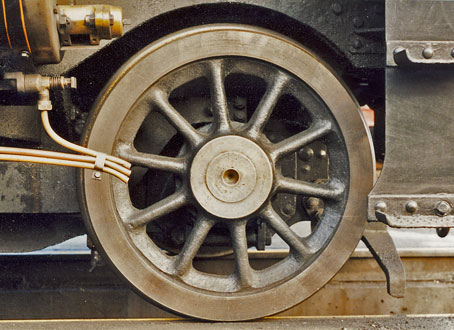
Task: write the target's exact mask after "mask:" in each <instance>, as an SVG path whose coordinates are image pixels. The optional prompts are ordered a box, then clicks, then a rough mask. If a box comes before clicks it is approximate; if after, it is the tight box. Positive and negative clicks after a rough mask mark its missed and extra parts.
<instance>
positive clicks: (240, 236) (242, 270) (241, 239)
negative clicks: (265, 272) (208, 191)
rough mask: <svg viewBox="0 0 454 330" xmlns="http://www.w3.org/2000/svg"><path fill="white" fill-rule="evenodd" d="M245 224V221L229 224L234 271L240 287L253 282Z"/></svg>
mask: <svg viewBox="0 0 454 330" xmlns="http://www.w3.org/2000/svg"><path fill="white" fill-rule="evenodd" d="M246 224H247V221H239V222H234V223H231V224H229V229H230V235H231V237H232V245H233V253H234V256H235V265H236V270H235V272H236V275H237V276H238V280H239V282H240V285H241V288H247V287H251V285H252V282H253V272H252V268H251V265H250V263H249V255H248V247H247V236H246Z"/></svg>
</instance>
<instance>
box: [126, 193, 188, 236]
mask: <svg viewBox="0 0 454 330" xmlns="http://www.w3.org/2000/svg"><path fill="white" fill-rule="evenodd" d="M188 203H189V199H188V196H187V193H186V191H185V190H179V191H177V192H175V193H174V194H172V195H170V196H167V197H166V198H164V199H162V200H160V201H159V202H157V203H155V204H153V205H151V206H149V207H147V208H146V209H143V210H139V211H135V212H133V213H132V214H131V215H130V216H129V217H128V218H127V219H126V222H127V223H128V224H129V225H130V226H132V227H133V228H137V227H140V226H144V225H146V224H148V223H149V222H151V221H153V220H156V219H158V218H160V217H162V216H164V215H166V214H169V213H171V212H173V211H176V210H178V209H179V208H180V207H183V206H185V205H187V204H188Z"/></svg>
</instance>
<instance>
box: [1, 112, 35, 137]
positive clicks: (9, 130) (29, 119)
mask: <svg viewBox="0 0 454 330" xmlns="http://www.w3.org/2000/svg"><path fill="white" fill-rule="evenodd" d="M0 116H1V119H2V120H1V121H0V136H1V137H3V138H10V139H17V140H25V141H32V142H40V141H41V123H40V118H39V113H38V111H36V106H17V105H16V106H15V105H10V106H5V105H4V106H1V107H0Z"/></svg>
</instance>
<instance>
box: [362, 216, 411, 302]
mask: <svg viewBox="0 0 454 330" xmlns="http://www.w3.org/2000/svg"><path fill="white" fill-rule="evenodd" d="M362 241H363V242H364V243H365V244H366V246H367V247H368V248H369V250H370V252H371V253H372V255H373V256H374V258H375V260H377V262H378V264H379V265H380V267H381V269H382V270H383V272H384V273H385V275H386V283H387V290H388V293H389V294H390V295H391V296H393V297H396V298H403V297H404V294H405V269H404V266H403V265H402V260H401V259H400V257H399V255H398V253H397V250H396V247H395V245H394V242H393V240H392V238H391V236H390V235H389V233H388V230H387V227H386V226H385V225H384V224H381V223H369V224H368V225H367V227H366V230H365V231H364V234H363V238H362Z"/></svg>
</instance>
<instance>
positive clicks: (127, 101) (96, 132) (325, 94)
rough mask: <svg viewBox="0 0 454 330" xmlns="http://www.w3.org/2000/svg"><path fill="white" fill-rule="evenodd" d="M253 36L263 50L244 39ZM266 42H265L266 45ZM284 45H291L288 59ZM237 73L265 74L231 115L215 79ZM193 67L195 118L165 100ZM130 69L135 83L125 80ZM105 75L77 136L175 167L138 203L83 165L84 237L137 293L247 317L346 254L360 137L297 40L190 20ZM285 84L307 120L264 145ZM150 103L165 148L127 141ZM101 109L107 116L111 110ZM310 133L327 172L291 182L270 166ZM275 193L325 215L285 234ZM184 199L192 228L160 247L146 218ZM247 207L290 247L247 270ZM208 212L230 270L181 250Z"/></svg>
mask: <svg viewBox="0 0 454 330" xmlns="http://www.w3.org/2000/svg"><path fill="white" fill-rule="evenodd" d="M224 40H228V41H227V42H226V41H224ZM257 43H258V45H262V46H261V47H262V48H260V47H251V44H257ZM270 47H271V48H270ZM177 49H178V50H179V52H176V50H177ZM182 49H184V51H182ZM263 49H274V50H275V51H272V52H270V53H266V54H265V55H264V53H263ZM169 54H175V55H176V56H175V57H176V58H173V59H170V61H169V64H166V65H163V67H161V68H159V69H157V70H154V69H152V70H151V71H152V72H151V73H150V74H149V75H147V76H146V77H145V76H144V75H143V74H141V72H147V71H144V70H145V69H146V68H147V69H148V72H149V71H150V66H151V65H153V66H156V64H157V63H162V62H161V61H163V60H164V59H167V58H168V57H169ZM283 54H285V55H288V56H291V58H290V61H289V62H287V61H286V60H285V59H286V57H284V58H283V56H282V55H283ZM288 56H287V59H288ZM292 60H293V61H292ZM288 63H291V64H293V65H295V64H299V65H300V66H301V68H302V69H301V68H299V67H297V69H295V68H294V67H293V65H289V64H288ZM234 74H245V75H249V76H254V77H258V78H260V79H262V80H264V81H265V82H266V86H267V87H266V91H265V92H264V95H263V96H262V97H261V100H260V102H259V104H258V106H257V109H256V110H255V111H254V112H253V113H252V114H251V115H250V119H249V120H248V121H247V123H241V122H238V121H235V120H233V119H232V118H230V117H231V111H229V105H228V96H227V94H226V80H227V79H228V77H230V76H232V75H234ZM201 77H202V78H205V79H206V80H207V81H208V86H209V88H208V89H209V95H210V102H211V112H212V117H213V119H212V121H211V122H209V123H206V124H204V125H202V126H201V127H199V128H198V129H196V128H194V125H191V124H190V123H189V122H188V119H187V118H185V117H184V116H183V115H182V114H181V111H180V112H179V111H178V110H176V108H175V106H174V105H173V104H171V103H172V102H170V99H171V96H172V95H173V94H172V93H176V92H175V91H176V90H178V88H180V87H181V86H185V85H188V83H192V84H194V83H193V82H194V81H195V80H197V79H198V78H201ZM132 79H136V80H135V83H136V85H135V86H134V87H135V88H131V86H130V84H131V82H132ZM108 86H109V87H108V88H107V90H106V93H105V94H104V95H103V96H102V98H101V99H100V101H99V102H98V104H97V106H96V107H95V111H94V112H93V116H92V122H93V125H92V128H91V130H90V131H89V132H87V134H86V137H87V140H88V141H87V142H88V145H89V146H90V147H96V148H98V149H101V150H104V151H106V152H114V153H115V154H117V155H119V156H121V157H124V158H126V159H128V160H130V161H131V162H133V163H135V164H138V165H141V166H142V167H143V166H146V167H148V168H153V169H159V170H164V171H166V172H168V173H172V175H173V176H176V177H178V179H177V183H176V184H175V189H174V191H173V192H172V193H170V194H168V196H166V197H164V198H162V199H159V200H157V201H155V202H154V203H153V204H151V205H147V206H146V207H144V208H143V209H137V208H136V207H134V206H133V203H132V202H131V195H130V191H129V189H128V188H127V187H126V186H125V185H122V184H121V183H119V182H117V181H116V180H112V179H110V178H109V179H104V180H103V181H101V182H99V181H94V180H90V179H89V177H90V174H89V173H88V172H87V173H85V174H84V175H83V178H82V179H83V182H82V189H83V192H84V194H85V195H84V198H83V201H84V204H83V209H84V210H85V214H86V218H88V219H89V227H90V228H91V231H92V235H93V236H94V237H95V240H96V241H97V243H98V246H100V248H101V250H102V251H103V252H104V255H105V256H106V257H107V258H108V259H109V260H110V261H111V262H112V263H113V264H114V266H115V267H116V268H117V269H118V270H119V272H120V273H121V274H122V275H123V276H124V277H125V278H126V279H127V280H128V281H129V282H131V284H133V286H134V287H135V288H136V289H138V291H139V292H141V293H142V294H144V295H145V296H147V297H148V298H151V299H152V300H153V301H154V302H156V303H158V304H160V305H162V306H164V307H167V308H170V309H171V310H173V311H176V312H179V313H183V314H186V315H190V316H195V317H199V318H206V319H215V320H241V319H250V318H257V317H261V316H264V315H269V314H272V313H275V312H277V311H280V310H283V309H286V308H289V307H291V306H293V305H294V304H296V303H298V302H299V301H301V300H303V299H305V298H307V297H308V296H309V295H311V294H313V293H314V292H315V291H316V290H317V289H318V288H319V287H321V286H322V285H323V284H324V283H326V282H327V281H328V280H329V279H330V278H331V277H332V276H333V275H334V274H335V273H336V272H337V271H338V269H339V268H340V267H341V265H342V264H343V263H344V262H345V260H346V258H348V256H349V254H350V253H351V251H352V250H353V248H354V247H355V246H356V244H357V242H358V241H359V239H360V237H361V233H362V230H363V228H364V220H365V209H366V208H365V200H366V196H367V192H368V190H369V189H370V186H371V184H372V178H373V156H372V153H371V152H370V150H371V147H370V142H369V141H370V140H369V138H368V135H367V131H366V130H365V127H364V123H363V122H362V119H361V116H360V115H359V113H358V109H357V106H356V105H355V103H354V101H353V100H352V98H351V97H350V95H349V94H348V92H347V91H346V89H345V88H344V87H343V86H342V85H341V84H340V83H339V81H338V80H337V79H336V78H335V77H334V75H332V73H331V72H330V71H329V70H328V69H327V68H326V66H324V65H323V64H321V63H320V62H319V61H318V60H316V58H314V57H313V56H312V55H311V54H310V53H308V52H307V51H306V50H304V49H303V48H301V46H299V45H297V44H295V43H294V42H291V41H289V40H286V39H284V38H283V37H282V36H279V35H275V34H270V32H269V31H264V30H260V29H255V28H248V27H244V26H234V25H223V26H220V25H216V26H208V27H203V28H193V29H190V30H186V31H182V32H179V33H177V34H175V35H172V36H169V37H167V38H165V39H164V40H162V41H160V42H157V43H155V44H153V45H151V46H150V47H148V48H146V49H145V50H143V51H142V52H141V53H140V54H138V55H137V56H136V57H134V58H133V59H131V60H130V61H129V62H128V63H127V64H126V65H125V66H124V67H123V68H122V69H120V72H119V74H118V75H117V76H116V77H115V78H114V79H113V80H112V81H111V83H110V84H109V85H108ZM128 86H129V87H128ZM120 90H121V91H122V93H115V91H120ZM119 94H122V97H120V95H119ZM283 95H291V96H292V97H294V98H295V99H296V100H297V101H299V102H300V104H302V105H304V107H305V109H306V112H307V114H308V116H307V122H306V124H307V127H306V129H303V130H301V131H300V132H297V133H295V134H291V135H290V136H286V137H285V138H283V139H282V140H281V141H277V142H274V143H273V142H272V141H270V140H272V139H271V137H270V136H267V134H265V132H264V131H265V128H266V125H267V124H268V121H269V120H270V117H271V116H272V113H273V111H274V109H275V107H276V104H277V103H278V102H279V100H280V98H281V97H282V96H283ZM308 100H309V101H308ZM307 104H309V105H310V107H308V108H306V105H307ZM102 109H110V110H102ZM150 111H157V112H159V113H160V114H161V116H162V117H163V118H165V120H166V121H167V123H171V125H172V126H173V127H174V128H175V130H176V132H178V134H179V135H181V136H182V137H183V138H184V141H185V142H184V144H183V147H182V148H180V150H179V153H178V154H177V155H175V157H167V156H162V155H155V154H148V153H143V152H138V151H137V150H136V147H135V145H134V141H135V138H136V136H137V134H138V132H139V130H140V129H141V127H143V126H142V125H143V123H144V121H146V118H147V116H148V115H149V113H150ZM112 115H115V118H118V119H119V120H118V122H117V121H115V122H112V120H111V116H112ZM108 122H110V125H111V126H110V129H108V134H107V136H106V131H105V125H107V123H108ZM102 127H104V128H103V129H101V128H102ZM347 127H348V130H347V131H346V130H345V128H347ZM351 129H353V131H351ZM320 139H323V142H324V143H325V144H326V147H327V151H328V155H329V156H328V158H329V180H327V182H324V183H309V182H302V181H300V180H297V179H295V178H289V177H286V176H284V175H283V174H282V173H281V169H280V167H281V164H280V162H281V160H282V159H285V158H286V157H287V156H288V155H294V154H295V152H296V151H298V150H300V149H301V148H303V147H304V146H307V145H308V144H309V143H311V142H313V141H316V140H320ZM358 150H359V151H358ZM359 171H361V173H358V172H359ZM278 193H287V194H294V195H305V196H312V197H317V198H320V199H322V200H323V201H324V202H325V209H324V214H323V218H322V219H321V220H320V221H319V223H318V225H317V226H315V228H314V230H313V232H312V234H311V235H309V236H308V237H307V238H301V237H299V236H298V235H297V234H295V232H294V231H293V230H292V229H291V228H290V226H289V225H288V224H287V223H286V221H285V220H284V219H283V217H282V215H280V214H279V213H278V212H276V211H275V209H274V208H273V196H275V195H276V194H278ZM99 197H101V198H102V199H101V201H99ZM96 199H97V200H98V201H96V202H95V200H96ZM188 205H190V206H191V207H193V208H194V209H195V210H196V214H197V216H196V218H195V221H194V224H193V228H192V231H191V232H190V233H189V235H188V237H187V239H186V242H185V243H184V245H183V247H182V249H181V251H180V253H178V254H176V255H170V256H169V255H168V254H167V253H165V252H163V251H162V249H161V248H160V247H158V246H157V245H156V244H155V243H154V242H153V239H152V238H150V235H149V234H148V233H147V224H148V223H150V222H152V221H154V220H156V219H160V218H161V217H162V216H164V215H167V214H169V213H171V212H174V211H176V210H178V209H180V208H184V207H187V206H188ZM106 215H108V218H109V219H111V220H109V221H108V222H106V221H105V219H106ZM256 217H259V218H260V219H262V220H263V221H265V222H266V223H267V224H268V225H269V226H270V227H271V228H272V229H273V230H274V232H276V233H277V234H278V235H279V236H280V237H281V238H282V239H283V240H284V241H285V242H286V243H287V245H288V246H289V247H290V248H289V253H288V254H287V256H286V257H285V258H283V259H282V260H281V261H279V262H278V263H277V264H275V265H272V266H270V267H267V268H265V269H260V270H257V269H253V268H252V267H251V265H250V263H249V258H248V244H247V235H248V232H247V229H246V228H247V224H248V221H250V220H251V218H254V219H255V218H256ZM219 223H221V224H223V225H224V226H226V227H227V228H228V230H229V232H230V237H231V241H232V244H231V245H232V248H233V252H234V260H235V268H234V271H233V272H232V273H231V274H226V275H222V276H221V275H219V274H212V273H209V272H203V271H201V270H198V269H196V268H195V267H193V262H192V261H193V259H194V257H195V256H196V254H197V252H198V250H199V248H200V247H201V245H202V244H203V242H204V240H205V239H206V237H207V235H208V233H209V231H210V229H211V228H212V227H213V226H215V225H216V224H219ZM135 269H138V270H139V272H136V271H134V270H135ZM175 290H176V292H177V293H178V295H179V296H180V299H181V301H180V300H179V299H176V298H175ZM172 292H174V293H172ZM276 295H277V297H278V298H279V299H276ZM273 297H274V298H273ZM276 300H278V301H276ZM226 303H227V304H228V306H229V307H228V308H226V307H225V306H226V305H225V304H226ZM227 310H229V312H227Z"/></svg>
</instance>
